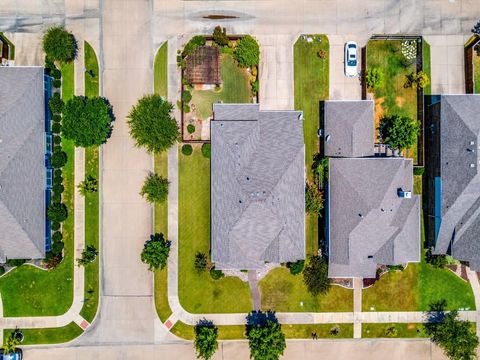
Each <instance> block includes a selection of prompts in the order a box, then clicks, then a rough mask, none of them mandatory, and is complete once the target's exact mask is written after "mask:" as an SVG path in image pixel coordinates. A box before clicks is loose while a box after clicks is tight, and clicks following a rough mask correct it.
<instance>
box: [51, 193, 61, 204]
mask: <svg viewBox="0 0 480 360" xmlns="http://www.w3.org/2000/svg"><path fill="white" fill-rule="evenodd" d="M51 200H52V202H61V201H62V194H58V193H53V194H52V199H51Z"/></svg>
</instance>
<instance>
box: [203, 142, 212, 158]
mask: <svg viewBox="0 0 480 360" xmlns="http://www.w3.org/2000/svg"><path fill="white" fill-rule="evenodd" d="M211 154H212V146H211V145H210V144H209V143H205V144H203V145H202V155H203V156H205V157H206V158H207V159H210V156H211Z"/></svg>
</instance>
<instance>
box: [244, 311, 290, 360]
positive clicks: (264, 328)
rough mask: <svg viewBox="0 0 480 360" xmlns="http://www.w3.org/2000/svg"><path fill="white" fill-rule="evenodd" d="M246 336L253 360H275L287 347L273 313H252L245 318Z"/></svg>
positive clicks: (280, 327)
mask: <svg viewBox="0 0 480 360" xmlns="http://www.w3.org/2000/svg"><path fill="white" fill-rule="evenodd" d="M246 335H247V339H248V345H249V347H250V358H251V359H253V360H277V359H279V358H280V356H281V355H283V352H284V351H285V348H286V347H287V344H286V342H285V334H284V333H283V332H282V326H281V325H280V324H279V323H278V320H277V318H276V316H275V313H274V312H270V311H269V312H266V313H263V312H261V311H252V312H251V313H250V314H249V315H248V316H247V325H246Z"/></svg>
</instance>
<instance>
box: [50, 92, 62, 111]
mask: <svg viewBox="0 0 480 360" xmlns="http://www.w3.org/2000/svg"><path fill="white" fill-rule="evenodd" d="M55 94H58V93H55ZM48 107H49V108H50V111H51V112H52V113H54V114H56V113H61V112H62V110H63V107H64V103H63V100H62V99H61V98H60V96H52V98H50V100H48Z"/></svg>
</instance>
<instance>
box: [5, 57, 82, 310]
mask: <svg viewBox="0 0 480 360" xmlns="http://www.w3.org/2000/svg"><path fill="white" fill-rule="evenodd" d="M61 70H62V78H63V82H62V96H63V99H64V100H67V99H69V98H71V97H72V96H73V89H74V85H73V72H74V68H73V64H68V65H65V66H63V67H62V69H61ZM62 146H63V151H65V152H66V153H67V157H68V160H67V164H66V165H65V167H64V168H63V177H64V187H65V191H64V193H63V202H64V203H65V205H66V206H67V208H68V214H69V216H68V218H67V220H66V221H65V222H64V223H63V241H64V243H65V248H64V259H63V261H62V262H61V263H60V264H59V265H58V266H57V267H56V268H55V269H52V270H50V271H46V270H40V269H38V268H36V267H34V266H30V265H22V266H19V267H17V268H15V269H14V270H12V271H11V272H9V273H8V274H6V275H5V276H3V277H2V278H0V293H1V295H2V302H3V315H4V316H7V317H11V316H57V315H62V314H64V313H66V312H67V310H68V309H69V308H70V306H71V305H72V302H73V266H74V259H73V256H74V255H73V254H74V243H73V230H74V228H73V217H74V215H73V194H74V193H73V192H74V147H73V143H72V142H71V141H67V140H62Z"/></svg>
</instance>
